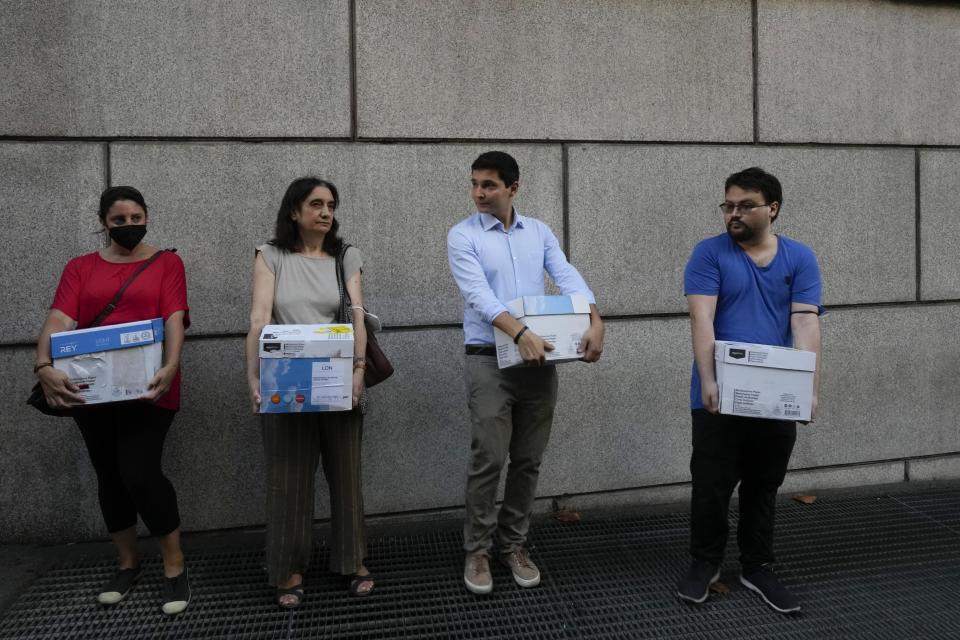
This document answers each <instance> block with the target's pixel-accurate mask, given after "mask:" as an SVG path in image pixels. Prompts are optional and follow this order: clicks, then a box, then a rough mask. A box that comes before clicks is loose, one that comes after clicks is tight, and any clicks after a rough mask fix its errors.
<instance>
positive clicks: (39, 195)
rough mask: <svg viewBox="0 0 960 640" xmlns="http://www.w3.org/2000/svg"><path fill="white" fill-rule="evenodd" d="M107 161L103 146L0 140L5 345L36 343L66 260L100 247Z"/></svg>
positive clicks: (1, 338) (1, 339)
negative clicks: (99, 209) (99, 206)
mask: <svg viewBox="0 0 960 640" xmlns="http://www.w3.org/2000/svg"><path fill="white" fill-rule="evenodd" d="M104 159H105V152H104V146H103V145H100V144H85V143H52V142H43V143H31V144H28V143H20V142H0V174H2V175H3V180H2V181H0V220H3V240H4V242H3V244H4V247H5V248H6V249H5V254H4V258H3V265H4V266H3V272H4V279H5V280H6V281H7V282H6V283H5V284H4V286H3V287H2V288H0V343H5V344H9V343H23V342H33V341H36V339H37V334H38V333H39V331H40V326H41V325H42V324H43V320H44V318H46V316H47V309H49V307H50V303H52V302H53V294H54V292H55V291H56V288H57V283H58V282H59V281H60V273H61V272H62V270H63V268H64V266H66V264H67V262H68V261H69V260H70V258H73V257H74V256H77V255H80V254H82V253H87V252H89V251H93V250H95V249H97V248H99V247H100V246H102V245H101V240H100V236H98V235H96V234H95V232H96V231H97V230H98V229H99V228H100V225H99V222H98V221H97V204H98V203H99V201H100V192H101V191H103V189H104V184H105V181H106V178H105V176H106V167H105V162H104ZM31 366H32V365H31ZM28 370H29V367H28ZM31 384H32V383H31Z"/></svg>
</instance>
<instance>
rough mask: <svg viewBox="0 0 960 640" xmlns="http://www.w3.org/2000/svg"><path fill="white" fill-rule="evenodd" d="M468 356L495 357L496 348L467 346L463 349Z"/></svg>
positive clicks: (477, 345)
mask: <svg viewBox="0 0 960 640" xmlns="http://www.w3.org/2000/svg"><path fill="white" fill-rule="evenodd" d="M463 352H464V353H466V354H467V355H468V356H496V355H497V348H496V347H491V346H488V345H481V344H468V345H465V346H464V348H463Z"/></svg>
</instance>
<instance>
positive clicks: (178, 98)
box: [0, 0, 350, 137]
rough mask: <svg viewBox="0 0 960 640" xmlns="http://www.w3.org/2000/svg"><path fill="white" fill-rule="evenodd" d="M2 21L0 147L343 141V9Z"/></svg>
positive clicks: (162, 8)
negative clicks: (35, 141)
mask: <svg viewBox="0 0 960 640" xmlns="http://www.w3.org/2000/svg"><path fill="white" fill-rule="evenodd" d="M3 12H4V19H3V21H2V23H0V41H2V42H3V43H4V49H3V53H2V54H0V56H2V60H3V63H2V64H0V86H3V87H4V91H3V92H2V94H0V112H2V113H3V114H4V117H3V119H2V120H0V135H41V136H264V137H286V136H348V135H350V93H349V91H350V61H349V57H350V49H349V38H350V34H349V20H348V3H347V2H346V1H345V0H324V1H321V2H302V1H300V0H281V1H280V2H271V3H268V4H267V3H261V2H253V1H252V0H238V1H235V2H229V3H206V2H204V3H196V2H190V1H189V0H175V1H173V2H161V3H157V2H136V3H129V2H124V1H123V0H105V1H104V2H96V3H93V2H83V1H82V0H67V1H64V2H16V3H6V5H5V6H4V10H3Z"/></svg>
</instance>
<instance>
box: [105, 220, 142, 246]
mask: <svg viewBox="0 0 960 640" xmlns="http://www.w3.org/2000/svg"><path fill="white" fill-rule="evenodd" d="M107 233H109V234H110V239H111V240H113V241H114V242H116V243H117V244H118V245H120V246H121V247H123V248H124V249H126V250H127V251H132V250H133V248H134V247H135V246H137V245H138V244H140V241H141V240H143V236H145V235H147V225H145V224H125V225H123V226H122V227H110V229H109V231H108V232H107Z"/></svg>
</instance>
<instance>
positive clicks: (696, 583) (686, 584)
mask: <svg viewBox="0 0 960 640" xmlns="http://www.w3.org/2000/svg"><path fill="white" fill-rule="evenodd" d="M719 579H720V567H719V566H718V565H715V564H711V563H709V562H707V561H706V560H699V559H695V560H694V561H693V564H691V565H690V570H689V571H687V575H685V576H683V578H682V579H681V580H680V582H678V583H677V597H678V598H680V599H681V600H686V601H687V602H693V603H695V604H700V603H701V602H704V601H705V600H706V599H707V597H708V596H709V595H710V585H712V584H713V583H714V582H716V581H717V580H719Z"/></svg>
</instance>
